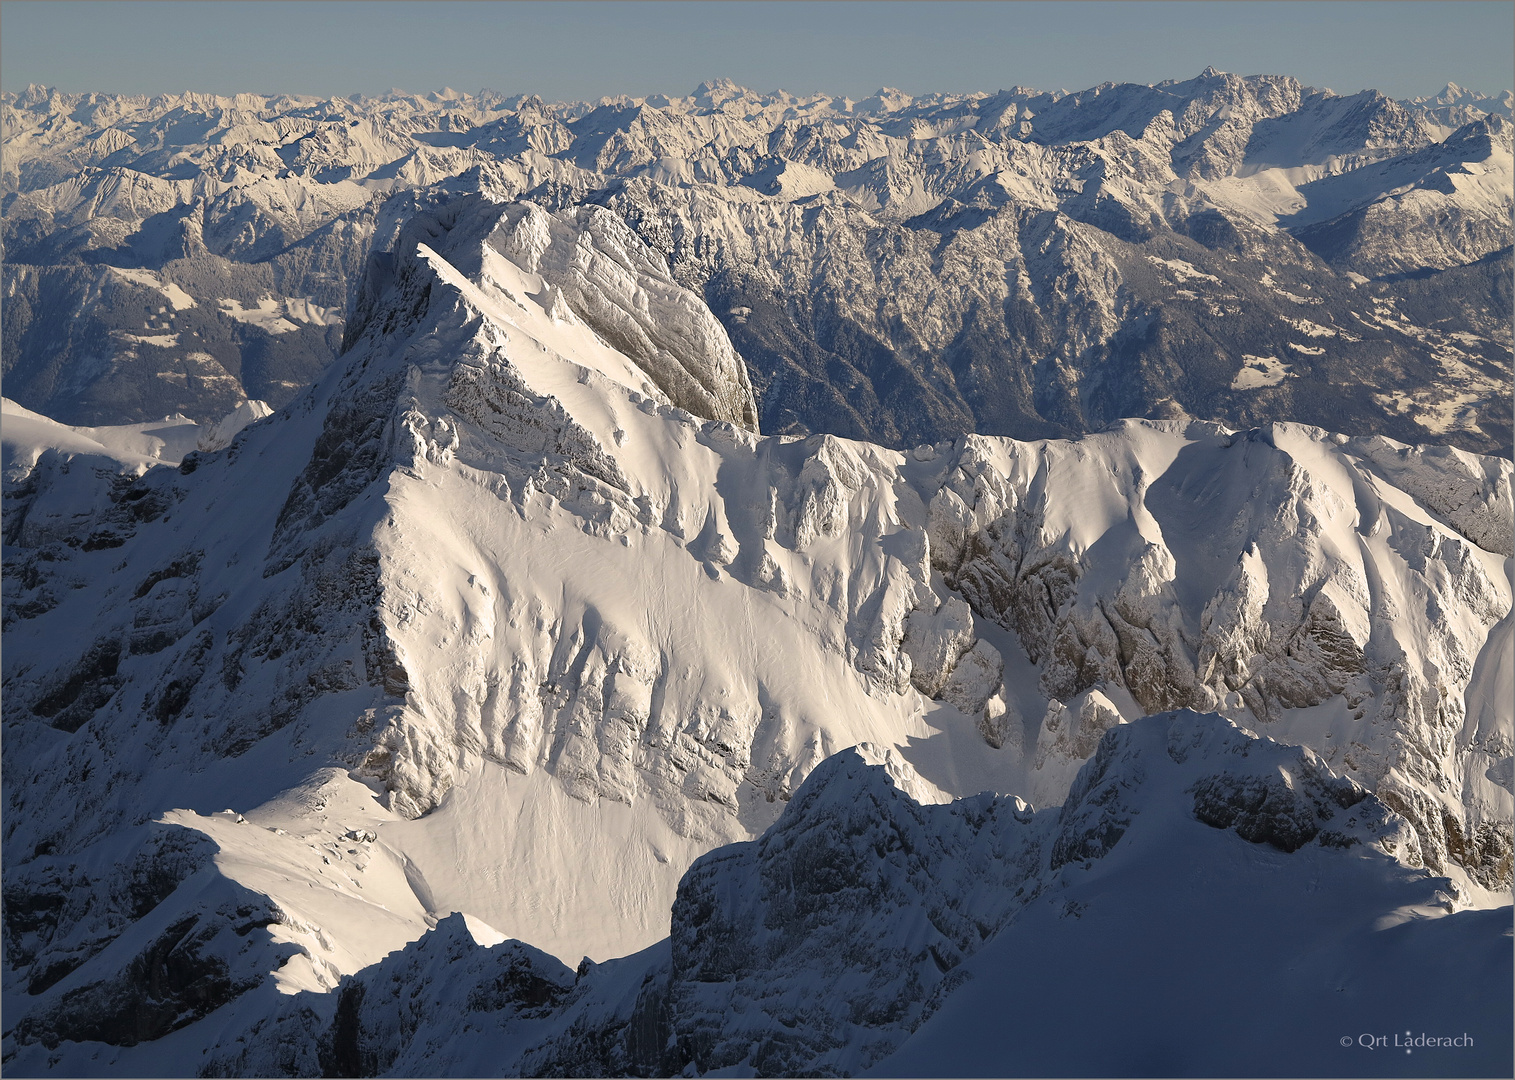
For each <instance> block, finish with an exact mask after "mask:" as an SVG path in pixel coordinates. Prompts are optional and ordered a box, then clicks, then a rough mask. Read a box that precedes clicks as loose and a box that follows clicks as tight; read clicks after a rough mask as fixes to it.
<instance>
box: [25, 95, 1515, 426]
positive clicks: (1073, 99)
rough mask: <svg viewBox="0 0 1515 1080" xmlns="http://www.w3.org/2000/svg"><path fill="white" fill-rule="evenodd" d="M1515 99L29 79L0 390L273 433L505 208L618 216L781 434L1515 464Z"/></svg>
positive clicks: (31, 401) (30, 404) (77, 413)
mask: <svg viewBox="0 0 1515 1080" xmlns="http://www.w3.org/2000/svg"><path fill="white" fill-rule="evenodd" d="M1510 110H1511V95H1510V94H1509V93H1508V92H1506V93H1504V94H1502V95H1500V96H1499V97H1498V98H1487V97H1481V96H1478V95H1475V94H1472V93H1470V92H1468V91H1465V90H1462V89H1461V88H1459V87H1456V86H1448V87H1447V88H1446V90H1445V91H1443V92H1442V93H1441V94H1439V95H1437V96H1436V97H1434V98H1427V99H1417V100H1415V101H1407V102H1401V101H1393V100H1390V99H1388V98H1386V97H1384V96H1382V95H1380V94H1377V93H1373V92H1364V93H1361V94H1357V95H1353V96H1350V97H1339V96H1336V95H1334V94H1332V93H1330V92H1329V91H1321V90H1314V89H1311V88H1308V87H1304V86H1301V85H1300V84H1299V83H1298V82H1296V81H1295V80H1293V79H1290V78H1286V77H1276V76H1255V77H1246V78H1242V77H1239V76H1235V75H1229V74H1223V73H1220V72H1217V71H1215V70H1213V69H1207V70H1206V71H1204V72H1203V73H1201V74H1200V75H1199V76H1198V77H1196V78H1193V79H1189V80H1185V81H1182V82H1168V83H1161V84H1158V85H1156V86H1136V85H1116V84H1104V85H1101V86H1098V87H1094V88H1092V89H1089V90H1085V91H1082V92H1079V93H1073V94H1063V93H1040V92H1036V91H1032V90H1026V89H1020V88H1017V89H1012V90H1008V91H1001V92H998V93H993V94H987V93H986V94H969V95H929V96H925V97H911V96H909V95H905V94H901V93H898V92H896V91H890V90H880V91H879V92H878V93H877V94H875V95H873V96H872V97H869V98H867V99H865V100H862V101H852V100H850V99H846V98H832V97H825V96H813V97H795V96H793V95H789V94H783V93H774V94H758V93H754V92H752V91H749V90H745V89H743V88H741V87H738V86H735V85H734V84H732V83H729V82H715V83H709V84H706V85H703V86H701V87H700V88H699V89H698V90H697V91H696V92H695V93H694V94H693V95H691V96H690V97H687V98H668V97H661V96H658V97H651V98H645V99H642V98H617V99H605V100H602V101H600V102H598V103H593V104H590V103H570V104H548V103H546V102H543V101H542V100H540V99H538V98H535V97H529V96H519V95H518V96H513V97H505V96H503V95H498V94H492V93H480V94H477V95H466V94H456V93H453V92H450V91H449V92H446V93H443V94H429V95H407V94H399V93H393V94H389V95H385V96H381V97H374V98H360V99H343V98H337V99H331V100H317V99H311V98H297V97H288V96H273V97H269V96H259V95H252V94H240V95H236V96H234V97H215V96H211V95H202V94H184V95H169V96H160V97H152V98H146V97H121V96H114V95H105V94H85V95H78V94H72V95H71V94H62V93H59V92H57V91H53V90H47V89H45V88H39V87H32V88H29V89H28V90H27V91H25V92H24V93H21V94H6V95H4V98H3V114H4V175H3V184H4V188H3V190H4V228H3V240H4V245H5V268H4V287H3V291H4V296H5V303H6V318H5V320H4V339H3V350H0V352H3V361H4V376H5V387H6V389H5V392H6V394H7V395H8V396H9V397H11V398H12V399H14V400H15V401H17V402H19V403H20V404H21V405H23V406H25V407H27V408H30V409H33V410H36V411H38V412H40V413H43V414H44V415H47V416H51V417H54V418H56V419H58V420H61V421H63V422H65V423H70V424H83V425H91V426H96V425H100V424H123V423H138V422H145V421H153V420H157V419H159V418H160V417H162V416H165V415H168V414H171V413H176V412H177V413H183V414H184V415H186V416H188V417H190V418H192V419H195V420H198V421H202V422H212V421H214V420H216V419H218V418H219V417H221V416H222V415H224V414H225V413H226V412H228V411H229V410H230V409H231V408H233V407H234V406H235V405H237V404H238V403H239V402H240V401H241V400H243V399H244V398H257V399H262V400H266V401H268V402H270V403H271V404H272V405H274V406H275V407H278V406H280V405H283V404H284V403H286V402H288V401H289V400H291V399H292V398H293V396H294V395H295V394H296V392H297V391H298V390H299V389H300V388H301V387H303V386H305V385H307V384H309V383H310V382H312V381H313V380H314V379H315V378H316V377H317V376H318V374H319V373H320V372H321V371H322V370H323V369H324V368H325V366H326V365H328V364H329V363H330V362H331V358H332V356H333V355H334V354H335V353H336V352H337V351H338V350H339V349H340V347H341V342H342V340H343V335H344V332H345V331H344V320H345V319H346V318H347V317H348V312H349V310H350V308H351V305H352V304H353V302H354V300H355V290H356V287H357V286H356V283H357V282H358V281H360V280H361V278H362V275H363V272H364V267H365V264H366V260H367V258H368V255H369V253H370V251H383V250H387V248H388V247H389V245H390V243H391V242H392V240H393V238H394V236H395V234H396V232H397V230H398V228H399V226H400V224H401V222H403V221H404V220H406V219H408V218H409V217H410V216H411V215H412V214H413V213H414V212H415V211H416V210H418V209H422V208H425V207H428V206H433V205H437V204H439V203H440V202H443V201H446V200H447V199H450V198H453V197H455V196H457V195H459V194H463V193H468V192H482V193H485V194H487V195H488V196H489V197H490V198H495V199H503V200H510V199H518V198H519V199H526V200H528V201H533V202H537V203H539V204H540V205H543V206H544V207H546V208H547V209H549V210H557V209H562V208H565V207H570V206H575V205H582V204H595V205H600V206H604V207H606V208H608V209H610V210H611V211H612V212H613V213H614V214H615V215H616V216H618V217H619V218H621V219H622V220H623V221H624V222H626V223H627V224H628V225H629V226H630V227H631V228H632V229H633V230H634V231H636V233H637V234H638V235H639V236H640V238H641V239H642V240H643V241H644V242H645V243H646V244H647V245H648V246H649V247H651V248H652V249H653V250H654V251H655V252H656V253H657V255H658V257H659V258H660V259H662V260H664V262H665V263H666V268H667V270H668V272H669V273H670V274H671V275H672V277H673V278H674V279H675V280H676V281H677V282H679V283H680V284H682V285H684V286H686V287H689V288H691V289H693V290H695V291H696V292H698V293H700V294H701V295H702V296H703V298H704V299H705V301H706V302H707V304H708V305H709V307H710V309H711V310H712V311H713V312H714V313H715V315H716V317H717V318H718V319H719V320H720V321H721V322H722V324H723V325H724V326H725V328H726V330H727V332H728V334H729V335H730V338H731V342H732V344H733V345H734V347H735V348H736V350H737V352H738V353H739V354H740V356H741V357H742V359H743V361H744V362H745V364H746V366H747V368H748V370H749V372H750V374H751V379H752V383H753V388H754V391H755V403H756V406H757V409H758V414H759V420H760V423H761V427H762V430H764V431H765V432H769V433H780V432H786V433H795V434H804V433H821V432H825V433H831V434H837V435H843V436H847V437H852V438H862V439H867V440H870V441H873V442H876V443H878V444H880V445H886V446H891V447H908V446H912V445H915V444H917V443H922V442H935V441H938V440H940V439H944V438H951V437H954V436H957V435H960V434H963V433H965V432H969V431H976V432H979V433H982V434H993V435H1008V436H1013V437H1017V438H1040V437H1068V436H1072V435H1076V434H1079V433H1083V432H1088V431H1097V430H1100V429H1101V428H1103V427H1104V426H1105V425H1106V424H1108V423H1110V422H1111V421H1113V420H1117V419H1121V418H1125V417H1133V416H1143V417H1152V418H1164V417H1167V418H1182V417H1185V416H1192V417H1197V418H1201V419H1211V420H1217V421H1220V422H1223V423H1226V424H1230V425H1232V426H1248V425H1252V424H1257V423H1264V422H1269V421H1272V420H1291V421H1297V422H1304V423H1310V424H1315V425H1318V426H1321V427H1324V428H1327V429H1329V430H1334V431H1341V432H1345V433H1348V434H1362V435H1366V434H1372V433H1376V434H1382V435H1387V436H1390V437H1393V438H1397V439H1400V440H1403V441H1407V442H1428V441H1429V442H1439V443H1447V444H1450V445H1455V446H1459V447H1462V448H1464V449H1468V450H1475V451H1479V452H1495V451H1498V452H1508V450H1509V447H1510V445H1511V432H1512V428H1511V407H1510V401H1509V395H1508V393H1506V389H1507V384H1508V380H1509V378H1510V373H1511V367H1512V361H1511V341H1510V335H1509V332H1508V331H1509V318H1508V316H1509V311H1510V309H1511V294H1510V277H1511V261H1510V245H1511V239H1512V237H1511V208H1512V184H1515V179H1512V177H1515V172H1512V166H1511V160H1512V159H1511V128H1510V123H1509V117H1510ZM612 344H614V343H612Z"/></svg>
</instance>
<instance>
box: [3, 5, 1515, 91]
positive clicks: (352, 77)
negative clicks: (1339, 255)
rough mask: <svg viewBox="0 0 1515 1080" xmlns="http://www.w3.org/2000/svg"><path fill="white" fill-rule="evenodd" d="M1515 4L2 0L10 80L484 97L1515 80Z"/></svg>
mask: <svg viewBox="0 0 1515 1080" xmlns="http://www.w3.org/2000/svg"><path fill="white" fill-rule="evenodd" d="M1512 54H1515V3H1512V2H1508V0H1502V2H1499V0H1496V2H1484V0H1450V2H1449V0H1439V2H1435V3H1415V2H1394V3H1382V2H1373V0H1355V2H1342V0H1338V2H1321V0H1306V2H1302V3H1301V2H1267V3H1259V2H1250V0H1235V2H1214V0H1208V2H1207V0H1192V2H1177V3H1172V2H1163V3H1156V2H1154V3H1137V2H1128V3H1095V2H1064V3H905V2H896V3H887V2H886V3H864V2H854V3H800V2H793V3H758V2H748V3H714V4H711V3H609V4H606V3H594V2H558V3H490V2H473V3H426V4H422V3H407V2H393V0H385V2H374V0H368V2H364V0H351V2H303V0H265V2H215V3H205V2H196V0H180V2H115V3H93V2H77V0H46V2H36V0H6V2H5V3H3V4H0V85H3V87H4V88H5V89H7V90H19V89H22V88H23V87H25V86H26V84H27V83H29V82H39V83H45V84H48V85H52V86H57V87H60V88H61V89H63V90H67V91H82V90H99V91H110V92H120V93H161V92H169V91H178V90H203V91H210V92H216V93H231V92H235V91H239V90H246V91H254V92H264V93H269V92H282V93H303V94H320V95H323V96H328V95H336V94H352V93H377V92H381V91H384V90H387V89H389V88H390V87H392V86H398V87H402V88H404V89H407V90H414V91H426V90H436V89H441V88H442V87H444V86H451V87H453V88H455V89H459V90H477V89H479V88H481V87H488V88H491V89H495V90H500V91H503V92H506V93H516V92H532V93H537V94H541V95H542V96H543V97H545V98H548V99H550V100H565V99H593V98H597V97H599V96H601V95H605V94H621V93H625V94H633V95H645V94H651V93H668V94H686V93H688V92H689V91H690V90H692V89H693V88H694V87H695V85H696V84H698V83H699V82H701V81H703V80H705V79H709V78H715V77H720V76H725V77H727V78H731V79H734V80H736V81H737V82H739V83H742V84H744V85H747V86H751V87H753V88H755V89H759V90H771V89H779V88H782V89H787V90H791V91H794V92H797V93H809V92H815V91H822V92H826V93H831V94H847V95H850V96H852V97H855V98H860V97H864V96H866V95H868V94H869V93H871V92H872V91H873V90H875V89H876V88H878V87H879V86H883V85H888V86H893V87H897V88H899V89H901V90H905V91H908V92H911V93H924V92H929V91H933V90H943V91H964V90H986V91H993V90H997V89H1001V88H1004V87H1009V86H1012V85H1017V84H1019V85H1022V86H1032V87H1037V88H1039V89H1045V90H1051V89H1059V88H1061V89H1067V90H1079V89H1084V88H1086V87H1089V86H1092V85H1094V84H1096V83H1099V82H1104V81H1115V82H1142V83H1150V82H1157V81H1160V80H1162V79H1185V78H1189V77H1191V76H1193V75H1196V74H1198V73H1199V71H1200V70H1201V69H1203V68H1204V67H1205V66H1206V65H1207V64H1213V65H1215V66H1216V67H1218V68H1220V69H1222V70H1225V71H1235V72H1239V73H1241V74H1257V73H1263V72H1266V73H1270V74H1286V75H1293V76H1295V77H1297V78H1299V79H1300V80H1302V81H1303V82H1305V83H1307V84H1310V85H1314V86H1324V87H1330V88H1331V89H1333V90H1336V91H1337V92H1338V93H1344V94H1346V93H1353V92H1355V91H1357V90H1361V89H1365V88H1369V87H1371V88H1374V89H1377V90H1381V91H1383V92H1384V93H1386V94H1389V95H1390V96H1392V97H1412V96H1415V95H1418V94H1427V93H1434V92H1435V91H1437V90H1439V89H1440V88H1441V87H1442V86H1443V85H1444V84H1446V83H1447V82H1448V81H1452V82H1457V83H1459V84H1461V85H1463V86H1467V87H1470V88H1473V89H1477V90H1481V91H1484V92H1487V93H1497V92H1498V91H1500V90H1503V89H1507V88H1510V87H1511V86H1512V84H1515V58H1512Z"/></svg>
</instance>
